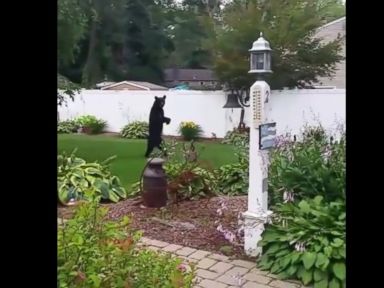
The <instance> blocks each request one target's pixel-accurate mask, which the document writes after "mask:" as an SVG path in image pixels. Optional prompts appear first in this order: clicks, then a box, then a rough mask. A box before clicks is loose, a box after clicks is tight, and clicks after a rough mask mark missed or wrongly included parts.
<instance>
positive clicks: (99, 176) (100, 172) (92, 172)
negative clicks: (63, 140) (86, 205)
mask: <svg viewBox="0 0 384 288" xmlns="http://www.w3.org/2000/svg"><path fill="white" fill-rule="evenodd" d="M113 159H114V157H111V158H108V159H107V160H105V161H104V162H102V163H97V162H94V163H87V162H86V161H85V160H84V159H81V158H78V157H76V156H75V152H73V153H72V154H70V155H67V153H65V152H64V153H63V154H61V155H58V157H57V164H58V167H57V188H58V198H59V201H60V202H61V203H62V204H67V203H68V202H69V201H76V200H81V199H85V200H89V199H88V198H87V196H86V194H85V191H87V190H89V189H93V191H94V192H95V193H97V194H100V196H101V198H102V199H103V200H110V201H113V202H118V201H119V200H121V199H125V198H126V196H127V195H126V191H125V189H124V187H123V186H122V185H121V183H120V180H119V178H118V177H117V176H114V175H112V174H111V172H110V171H109V166H108V163H109V162H110V161H112V160H113Z"/></svg>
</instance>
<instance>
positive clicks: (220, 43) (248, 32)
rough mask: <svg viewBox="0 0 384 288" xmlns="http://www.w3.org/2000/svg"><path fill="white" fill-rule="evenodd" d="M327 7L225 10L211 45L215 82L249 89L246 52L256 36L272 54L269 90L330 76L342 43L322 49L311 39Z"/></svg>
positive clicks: (310, 2)
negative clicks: (269, 48)
mask: <svg viewBox="0 0 384 288" xmlns="http://www.w3.org/2000/svg"><path fill="white" fill-rule="evenodd" d="M320 2H322V6H319V3H320ZM324 2H327V3H328V4H327V3H324ZM331 2H332V1H324V0H322V1H320V0H306V1H305V0H289V1H287V0H270V1H257V0H249V1H239V0H238V1H233V2H232V3H230V4H228V5H226V7H225V9H224V11H223V25H222V28H221V29H220V30H219V31H218V35H217V40H216V42H215V52H216V53H215V71H216V74H217V75H218V77H219V79H220V80H221V81H222V82H223V83H226V84H227V86H228V87H229V88H232V89H241V88H245V87H246V88H248V87H250V85H251V84H252V82H253V81H254V75H249V74H248V70H249V51H248V50H249V49H250V48H251V46H252V43H253V41H255V40H256V39H257V38H258V36H259V33H260V32H263V33H264V35H265V38H266V39H267V40H268V41H269V42H270V45H271V47H272V49H273V51H272V70H273V71H274V73H273V74H272V75H270V76H269V79H268V82H269V84H270V86H271V88H272V89H280V88H283V87H304V86H307V85H312V84H313V83H316V82H318V77H329V76H331V75H332V74H333V73H334V71H335V68H336V63H337V62H339V61H341V60H342V57H341V56H340V55H339V51H340V49H341V39H336V40H335V41H332V42H330V43H328V44H322V43H321V39H316V38H315V37H314V33H315V31H316V28H318V27H320V26H321V25H322V24H323V20H324V17H325V16H324V15H326V12H329V6H327V5H330V4H329V3H331ZM327 9H328V10H327Z"/></svg>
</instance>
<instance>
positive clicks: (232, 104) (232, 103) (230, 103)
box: [223, 94, 241, 108]
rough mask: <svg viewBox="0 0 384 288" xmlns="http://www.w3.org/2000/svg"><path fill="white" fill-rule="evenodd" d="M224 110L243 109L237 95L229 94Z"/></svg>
mask: <svg viewBox="0 0 384 288" xmlns="http://www.w3.org/2000/svg"><path fill="white" fill-rule="evenodd" d="M223 108H241V105H240V104H239V99H238V98H237V94H228V96H227V103H225V105H224V106H223Z"/></svg>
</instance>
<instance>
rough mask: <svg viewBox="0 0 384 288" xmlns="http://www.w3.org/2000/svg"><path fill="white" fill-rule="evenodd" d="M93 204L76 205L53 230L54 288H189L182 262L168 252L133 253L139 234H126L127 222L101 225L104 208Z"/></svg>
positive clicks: (188, 276) (190, 280)
mask: <svg viewBox="0 0 384 288" xmlns="http://www.w3.org/2000/svg"><path fill="white" fill-rule="evenodd" d="M89 197H92V196H91V195H89ZM97 202H98V200H97V199H95V200H94V201H92V202H90V203H82V204H80V205H79V206H78V207H76V211H75V215H74V217H73V218H72V219H70V220H68V221H67V222H66V223H64V224H63V226H59V228H58V265H57V266H58V285H57V287H60V288H67V287H73V288H88V287H100V288H110V287H116V288H118V287H119V288H124V287H164V288H174V287H180V288H181V287H183V288H190V287H192V286H193V277H194V273H193V269H188V270H189V271H188V270H187V271H185V270H186V269H185V266H184V264H182V260H181V259H177V258H175V257H171V256H170V255H169V254H167V255H164V254H158V253H157V252H154V251H149V250H144V249H138V247H137V242H138V240H139V239H140V237H141V235H140V234H139V233H138V232H134V231H132V229H131V228H130V226H129V223H130V220H129V219H128V218H127V217H125V218H124V219H123V220H122V221H118V222H117V221H107V220H106V215H107V211H108V210H107V209H106V208H100V207H98V206H97ZM192 268H193V267H192Z"/></svg>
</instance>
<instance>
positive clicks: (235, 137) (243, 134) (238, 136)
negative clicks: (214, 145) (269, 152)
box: [221, 129, 249, 145]
mask: <svg viewBox="0 0 384 288" xmlns="http://www.w3.org/2000/svg"><path fill="white" fill-rule="evenodd" d="M242 141H246V142H249V132H248V131H246V130H244V131H242V130H241V131H239V130H238V129H234V130H232V131H228V132H227V134H225V137H224V139H223V141H222V142H221V143H223V144H232V145H236V144H238V143H239V142H242Z"/></svg>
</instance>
